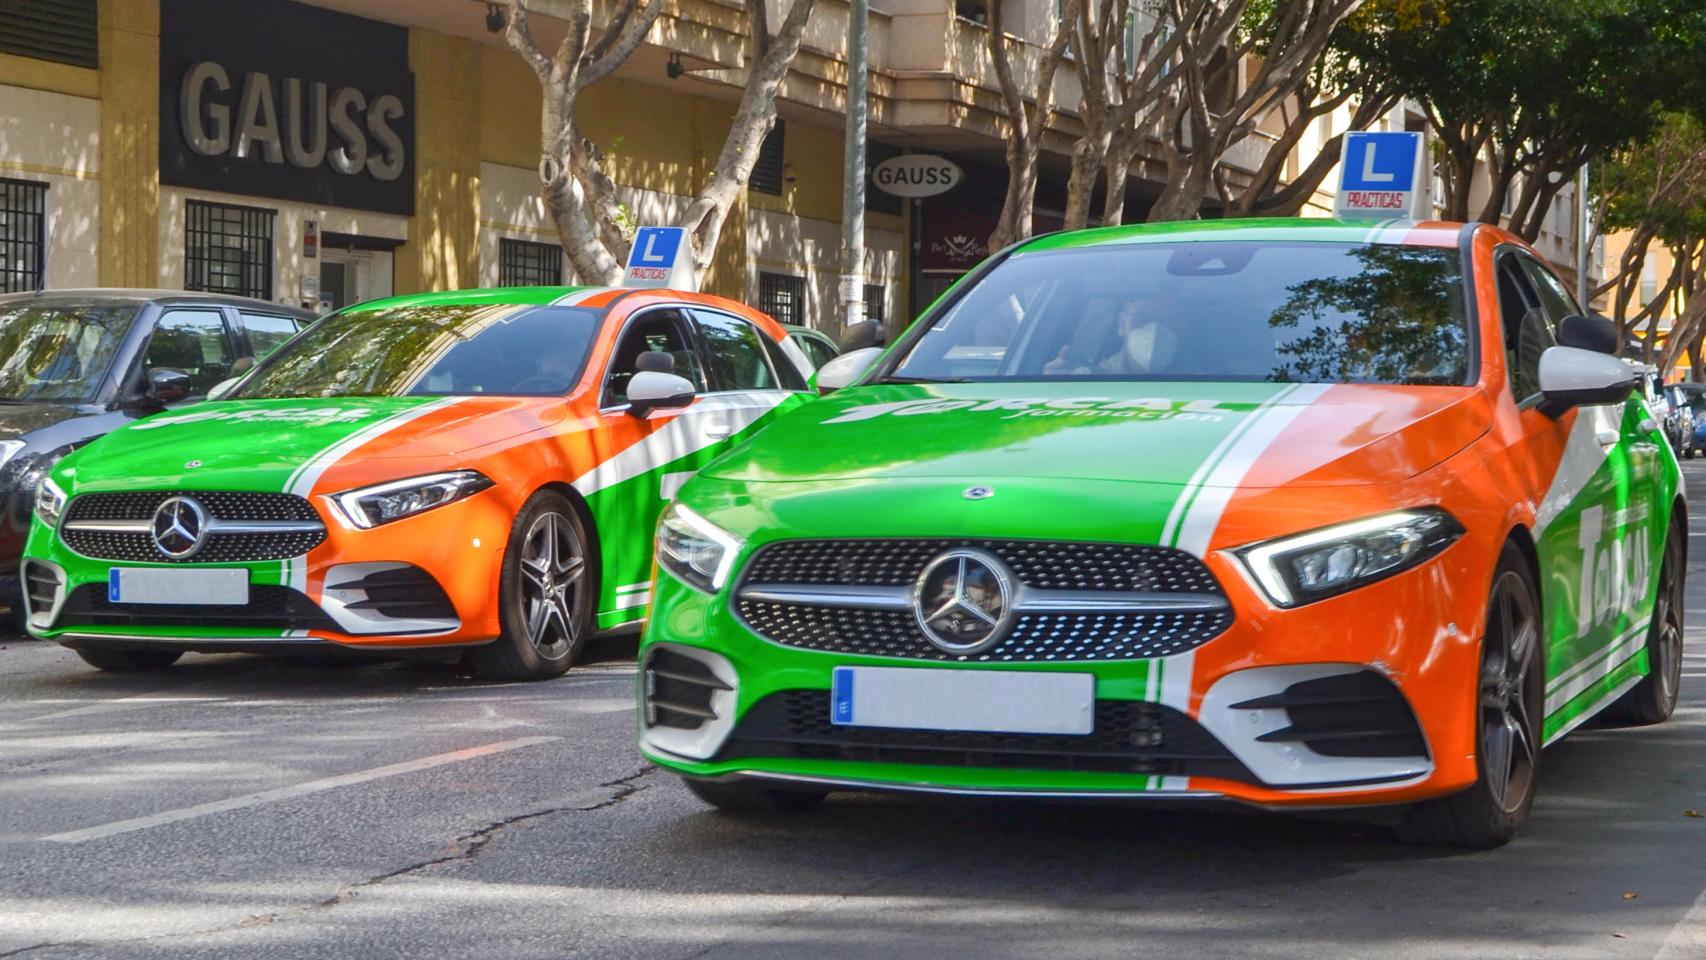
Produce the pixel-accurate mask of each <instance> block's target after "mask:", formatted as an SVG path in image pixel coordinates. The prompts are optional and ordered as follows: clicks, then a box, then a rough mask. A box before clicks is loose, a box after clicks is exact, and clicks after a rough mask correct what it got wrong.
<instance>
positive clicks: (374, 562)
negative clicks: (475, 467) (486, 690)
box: [19, 494, 511, 651]
mask: <svg viewBox="0 0 1706 960" xmlns="http://www.w3.org/2000/svg"><path fill="white" fill-rule="evenodd" d="M316 509H317V511H318V512H319V513H320V515H321V517H322V519H323V521H324V525H325V537H324V539H323V540H322V541H320V542H318V543H317V544H316V545H315V546H313V547H312V548H311V549H309V550H308V551H307V552H306V553H305V554H303V555H301V556H295V557H286V558H281V559H266V560H245V559H237V560H231V561H228V562H218V563H195V562H176V563H167V562H147V561H142V560H135V559H129V558H128V557H127V558H125V559H110V558H103V557H95V556H87V555H85V554H82V553H79V552H77V551H76V550H74V549H72V547H71V546H70V545H69V544H68V543H67V542H66V538H65V537H64V536H62V535H61V533H60V532H59V531H57V530H54V529H50V528H48V527H46V526H45V525H44V524H42V523H41V522H40V521H39V520H38V521H37V522H36V523H35V525H34V527H33V528H32V530H31V533H30V539H29V542H28V544H27V546H26V548H25V557H24V561H23V564H22V569H21V571H20V577H19V580H20V581H21V583H22V587H23V592H24V602H25V609H26V612H27V620H26V623H27V626H28V628H29V631H30V632H31V633H32V634H34V635H36V636H39V637H42V638H44V639H51V640H57V641H60V642H62V643H65V644H66V645H67V646H87V645H112V644H116V643H124V644H131V645H150V646H155V647H163V646H170V647H175V648H178V649H188V650H254V649H282V648H283V647H285V646H288V645H292V644H297V645H308V646H313V645H327V644H332V645H338V646H344V647H362V648H376V649H384V650H387V651H394V650H406V649H411V648H444V647H462V646H471V645H477V644H481V643H486V642H490V641H491V640H492V639H493V638H495V637H496V636H497V633H498V629H499V627H498V616H497V609H496V597H497V584H498V577H499V570H500V567H501V560H502V555H503V551H502V546H503V543H504V540H505V537H506V536H507V532H508V527H509V524H510V521H511V517H510V515H509V512H508V510H507V508H506V507H505V506H504V505H503V504H502V503H501V501H499V500H498V499H497V498H494V497H486V496H483V495H480V494H476V495H474V496H472V497H469V498H467V499H465V500H462V501H458V502H456V503H453V504H450V505H447V506H445V507H441V508H439V509H437V510H433V511H429V512H427V513H423V514H420V515H418V516H415V517H409V518H406V519H404V520H399V521H397V522H395V523H391V524H387V525H385V526H382V527H377V528H374V529H371V530H359V529H355V528H353V527H350V526H348V525H347V524H344V523H342V522H341V521H340V520H339V519H338V518H337V517H335V516H334V515H332V511H330V510H327V509H324V508H323V505H322V506H319V507H316ZM115 568H147V569H162V570H167V569H169V570H179V571H186V572H191V573H193V572H194V571H198V570H200V571H206V570H215V569H218V570H230V569H241V570H245V571H246V572H247V576H248V581H249V601H248V602H247V603H246V604H240V605H236V604H233V605H226V604H183V603H172V604H156V603H143V604H135V603H115V602H112V600H111V598H110V595H109V592H108V591H109V585H110V581H109V577H110V576H111V571H112V570H114V569H115ZM109 641H110V642H109Z"/></svg>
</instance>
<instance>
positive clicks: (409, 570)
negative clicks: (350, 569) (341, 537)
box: [326, 566, 456, 620]
mask: <svg viewBox="0 0 1706 960" xmlns="http://www.w3.org/2000/svg"><path fill="white" fill-rule="evenodd" d="M326 589H327V590H328V591H331V590H359V591H361V592H362V594H363V595H364V599H361V600H355V601H351V602H350V603H348V604H346V605H345V606H346V608H347V609H350V610H365V611H371V612H372V613H374V614H377V615H378V616H381V617H389V618H391V619H393V620H455V619H456V606H455V604H453V603H451V602H450V597H449V595H447V594H446V593H445V592H444V588H443V587H442V586H439V583H438V581H437V580H434V579H433V577H432V574H430V573H427V572H426V571H425V570H422V569H421V568H420V567H412V566H405V567H394V568H392V569H389V570H379V571H376V572H374V573H370V574H368V575H366V576H364V577H361V578H359V579H355V580H342V581H339V582H337V583H331V582H328V583H327V584H326Z"/></svg>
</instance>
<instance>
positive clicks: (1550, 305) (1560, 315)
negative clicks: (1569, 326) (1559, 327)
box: [1521, 257, 1582, 324]
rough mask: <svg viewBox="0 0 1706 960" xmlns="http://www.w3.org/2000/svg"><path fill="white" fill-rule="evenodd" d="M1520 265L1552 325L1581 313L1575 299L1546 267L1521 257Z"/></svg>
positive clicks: (1531, 258)
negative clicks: (1532, 284)
mask: <svg viewBox="0 0 1706 960" xmlns="http://www.w3.org/2000/svg"><path fill="white" fill-rule="evenodd" d="M1521 259H1522V265H1523V268H1524V269H1525V270H1527V271H1528V276H1529V279H1531V280H1533V281H1534V290H1535V292H1536V293H1538V294H1539V295H1540V305H1541V306H1542V307H1543V308H1545V310H1546V312H1547V314H1549V315H1550V316H1551V317H1552V322H1553V323H1554V324H1558V323H1562V322H1563V320H1564V318H1565V317H1567V316H1569V315H1570V314H1572V313H1581V312H1582V310H1581V308H1580V307H1578V306H1576V298H1575V297H1573V296H1571V295H1570V292H1569V291H1568V290H1566V289H1565V288H1564V283H1563V281H1561V280H1559V279H1558V275H1557V274H1555V273H1553V272H1552V271H1550V270H1548V269H1546V266H1545V265H1544V264H1542V263H1540V262H1539V261H1538V260H1535V259H1534V258H1533V257H1522V258H1521Z"/></svg>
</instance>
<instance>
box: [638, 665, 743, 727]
mask: <svg viewBox="0 0 1706 960" xmlns="http://www.w3.org/2000/svg"><path fill="white" fill-rule="evenodd" d="M645 683H646V725H647V726H649V727H674V728H676V729H678V730H697V729H699V728H700V727H702V726H704V725H705V724H706V723H708V722H710V721H712V720H715V719H717V712H716V709H715V707H714V702H715V701H714V697H715V696H716V694H717V692H718V691H722V690H732V689H734V688H733V687H731V686H729V685H728V684H727V683H724V682H723V681H722V680H721V679H719V678H718V677H717V675H716V674H714V673H712V672H711V668H710V667H707V666H706V665H705V664H703V663H700V662H699V661H698V660H695V659H693V658H692V657H688V656H684V655H682V654H679V653H676V652H675V651H673V650H670V649H669V648H667V647H657V648H654V649H653V650H652V652H651V655H650V656H649V657H648V658H647V660H646V678H645Z"/></svg>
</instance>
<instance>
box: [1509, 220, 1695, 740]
mask: <svg viewBox="0 0 1706 960" xmlns="http://www.w3.org/2000/svg"><path fill="white" fill-rule="evenodd" d="M1499 284H1500V306H1501V311H1502V312H1505V316H1504V322H1505V324H1506V338H1507V345H1509V344H1510V343H1511V342H1512V339H1513V334H1514V341H1515V344H1516V349H1515V351H1514V353H1513V352H1512V351H1510V350H1509V349H1508V347H1507V357H1509V358H1512V359H1514V361H1515V364H1516V366H1515V368H1514V370H1515V377H1514V381H1515V383H1517V384H1519V385H1521V386H1520V388H1519V389H1518V390H1517V395H1518V398H1519V401H1520V402H1521V403H1522V405H1524V406H1525V407H1527V406H1535V405H1537V404H1538V403H1539V359H1540V354H1541V353H1543V352H1544V350H1545V348H1546V347H1549V346H1551V345H1553V344H1555V343H1556V341H1557V331H1558V329H1559V324H1560V323H1561V322H1562V320H1563V318H1564V317H1565V316H1567V315H1569V314H1571V313H1578V312H1580V311H1579V309H1578V308H1577V307H1576V305H1575V303H1574V301H1573V299H1572V298H1571V297H1570V296H1569V294H1568V292H1567V291H1566V290H1565V288H1564V285H1563V284H1562V283H1561V282H1559V280H1558V278H1557V277H1556V276H1555V275H1554V274H1553V273H1552V272H1551V271H1550V270H1549V269H1547V268H1546V267H1545V266H1544V265H1542V264H1541V263H1540V262H1539V261H1537V260H1536V259H1534V258H1533V257H1532V256H1530V255H1529V254H1528V253H1526V252H1525V251H1520V250H1515V249H1512V250H1507V251H1505V252H1503V253H1501V255H1500V275H1499ZM1507 285H1508V286H1510V287H1511V288H1513V289H1512V291H1511V292H1510V293H1507V290H1506V287H1507ZM1519 294H1520V297H1521V298H1522V300H1523V301H1524V302H1525V303H1526V304H1527V309H1526V311H1525V312H1524V314H1523V316H1522V317H1521V318H1520V319H1519V320H1518V322H1517V329H1515V330H1514V331H1513V330H1512V329H1511V327H1510V316H1509V311H1508V310H1506V304H1507V302H1509V303H1511V304H1513V305H1514V303H1515V302H1516V297H1517V295H1519ZM1525 390H1526V391H1529V392H1527V393H1524V391H1525ZM1524 422H1525V424H1527V425H1528V426H1529V429H1530V430H1531V431H1533V432H1536V433H1550V434H1554V435H1556V434H1557V433H1559V432H1565V431H1567V433H1568V436H1567V437H1565V438H1563V443H1562V447H1563V451H1564V453H1563V458H1562V460H1561V461H1560V462H1559V464H1558V466H1557V472H1556V474H1555V475H1554V476H1553V477H1552V480H1551V484H1550V489H1548V490H1547V493H1546V499H1545V502H1543V503H1542V505H1541V521H1542V524H1543V525H1542V526H1541V528H1540V536H1539V540H1538V543H1537V548H1538V552H1539V556H1540V566H1541V597H1542V602H1543V603H1544V605H1545V608H1546V610H1545V617H1544V620H1543V623H1544V625H1545V627H1544V629H1545V637H1544V640H1545V644H1546V646H1545V656H1544V662H1545V665H1546V696H1545V714H1546V720H1545V723H1544V724H1543V738H1544V740H1546V741H1550V740H1553V739H1556V738H1557V737H1559V736H1561V735H1562V734H1563V733H1565V732H1567V731H1568V730H1569V729H1570V728H1571V727H1572V726H1573V725H1574V724H1575V723H1577V722H1579V721H1580V720H1582V719H1585V718H1586V717H1587V716H1589V715H1591V713H1592V712H1595V711H1597V710H1598V708H1599V707H1600V706H1601V705H1602V704H1603V703H1604V702H1605V701H1606V700H1607V698H1608V696H1609V694H1610V693H1611V692H1612V685H1614V684H1615V683H1616V682H1617V674H1616V673H1615V671H1616V668H1617V667H1618V666H1620V665H1622V664H1623V663H1624V662H1626V661H1627V659H1628V658H1629V657H1631V656H1633V654H1634V653H1635V652H1636V651H1637V650H1638V648H1639V646H1640V644H1641V643H1642V642H1643V641H1644V638H1645V634H1644V629H1643V628H1644V626H1645V623H1646V619H1647V617H1648V616H1650V615H1651V611H1652V596H1651V593H1652V591H1651V583H1652V576H1651V572H1652V571H1653V570H1654V569H1655V567H1656V564H1657V562H1658V559H1657V558H1658V556H1659V552H1660V551H1661V550H1662V549H1663V536H1664V523H1665V521H1666V520H1667V515H1666V513H1665V511H1662V510H1657V509H1655V505H1656V504H1657V496H1656V493H1657V487H1656V485H1655V484H1654V482H1653V481H1654V480H1655V478H1656V476H1657V474H1656V472H1655V469H1656V463H1657V458H1659V457H1661V456H1662V455H1663V451H1662V450H1661V449H1660V448H1661V447H1662V446H1663V440H1662V438H1661V437H1660V435H1659V433H1658V430H1659V425H1658V424H1657V422H1656V421H1654V420H1653V418H1652V417H1651V414H1650V413H1649V411H1648V410H1647V409H1646V407H1645V405H1644V404H1643V403H1642V402H1641V400H1640V398H1639V397H1638V396H1637V395H1636V394H1635V393H1634V392H1631V393H1630V396H1629V399H1628V400H1626V401H1624V402H1622V403H1616V404H1605V405H1596V406H1584V407H1577V408H1575V409H1574V410H1573V411H1570V412H1566V413H1564V414H1562V415H1561V416H1559V417H1557V418H1554V417H1552V416H1547V415H1545V414H1544V413H1542V412H1541V411H1538V410H1535V411H1533V412H1532V413H1525V415H1524ZM1552 439H1554V440H1555V439H1556V437H1555V436H1554V437H1553V438H1552Z"/></svg>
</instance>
